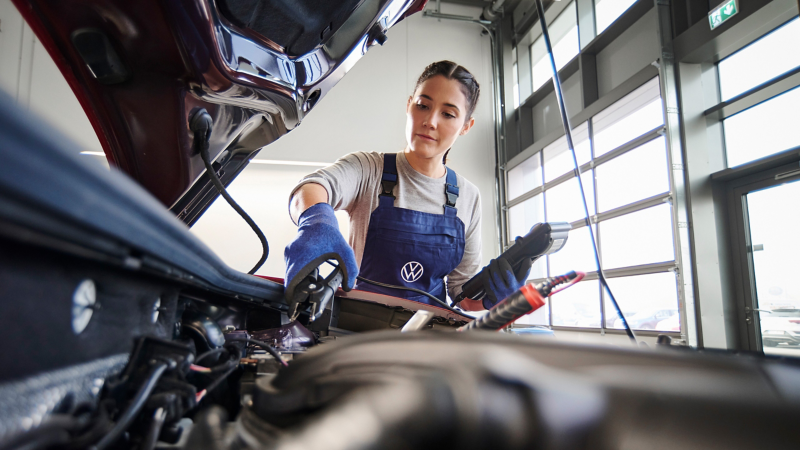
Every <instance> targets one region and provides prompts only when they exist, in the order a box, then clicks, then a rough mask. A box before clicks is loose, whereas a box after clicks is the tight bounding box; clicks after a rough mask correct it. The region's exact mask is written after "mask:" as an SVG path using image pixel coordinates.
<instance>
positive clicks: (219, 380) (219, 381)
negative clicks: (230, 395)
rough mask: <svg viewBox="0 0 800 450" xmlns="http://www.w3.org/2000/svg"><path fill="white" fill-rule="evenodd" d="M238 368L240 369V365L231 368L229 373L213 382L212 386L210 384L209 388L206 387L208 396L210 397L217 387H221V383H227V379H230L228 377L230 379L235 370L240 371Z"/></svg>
mask: <svg viewBox="0 0 800 450" xmlns="http://www.w3.org/2000/svg"><path fill="white" fill-rule="evenodd" d="M238 368H239V365H238V364H236V365H234V366H233V367H231V368H230V369H229V370H228V371H227V372H225V373H224V374H222V375H221V376H220V377H219V378H217V379H216V380H214V381H212V382H211V384H209V385H208V386H206V387H205V391H206V395H208V394H209V393H210V392H211V391H213V390H214V389H215V388H216V387H217V386H219V384H220V383H222V382H223V381H225V379H226V378H228V377H229V376H230V375H231V374H232V373H233V371H234V370H236V369H238Z"/></svg>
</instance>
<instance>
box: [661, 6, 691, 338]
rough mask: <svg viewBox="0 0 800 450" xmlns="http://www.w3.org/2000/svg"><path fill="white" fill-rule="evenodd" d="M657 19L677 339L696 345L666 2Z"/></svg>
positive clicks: (681, 155) (669, 29) (685, 204)
mask: <svg viewBox="0 0 800 450" xmlns="http://www.w3.org/2000/svg"><path fill="white" fill-rule="evenodd" d="M654 1H655V7H656V14H657V20H658V36H659V40H660V43H661V58H660V60H659V62H658V74H659V81H660V83H661V97H662V99H663V108H664V123H665V125H666V133H665V138H666V140H667V157H668V159H667V161H668V163H669V167H670V177H669V178H670V183H671V191H672V198H671V200H672V222H673V223H672V226H673V230H675V236H674V249H675V262H676V263H677V264H678V268H677V273H676V283H677V287H678V307H679V309H680V312H681V337H682V338H683V339H684V341H685V342H687V343H688V344H689V345H691V346H693V347H695V346H697V319H696V313H695V299H694V286H693V279H692V261H691V251H690V250H691V249H690V242H691V241H690V239H689V238H690V229H689V228H690V223H689V212H688V205H687V202H686V173H685V172H684V165H683V148H682V145H681V135H680V110H679V105H678V84H677V79H676V70H675V60H674V56H673V55H674V53H673V46H672V11H671V8H670V5H669V0H654Z"/></svg>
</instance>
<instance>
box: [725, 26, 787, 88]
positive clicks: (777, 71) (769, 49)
mask: <svg viewBox="0 0 800 450" xmlns="http://www.w3.org/2000/svg"><path fill="white" fill-rule="evenodd" d="M797 42H800V19H794V20H792V21H791V22H789V23H787V24H786V25H784V26H782V27H780V28H778V29H776V30H775V31H773V32H772V33H770V34H768V35H766V36H764V37H763V38H761V39H759V40H757V41H755V42H753V43H752V44H750V45H748V46H747V47H745V48H743V49H742V50H739V51H738V52H736V53H734V54H733V55H731V56H729V57H727V58H725V59H723V60H722V61H720V62H719V90H720V94H722V101H723V102H724V101H727V100H730V99H731V98H733V97H736V96H737V95H739V94H741V93H743V92H745V91H747V90H749V89H752V88H754V87H756V86H758V85H759V84H761V83H764V82H766V81H769V80H771V79H772V78H775V77H777V76H778V75H781V74H783V73H786V72H788V71H790V70H792V69H794V68H795V67H797V66H800V51H792V50H789V49H790V48H792V46H794V45H796V43H797ZM787 46H788V47H787Z"/></svg>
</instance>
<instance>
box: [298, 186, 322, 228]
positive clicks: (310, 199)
mask: <svg viewBox="0 0 800 450" xmlns="http://www.w3.org/2000/svg"><path fill="white" fill-rule="evenodd" d="M317 203H328V191H327V190H325V188H324V187H323V186H322V185H321V184H317V183H308V184H304V185H302V186H300V189H298V190H297V191H295V193H294V196H292V200H291V202H290V203H289V215H290V216H291V217H292V222H294V223H297V220H298V219H299V218H300V215H301V214H303V212H305V210H307V209H308V208H310V207H312V206H314V205H316V204H317Z"/></svg>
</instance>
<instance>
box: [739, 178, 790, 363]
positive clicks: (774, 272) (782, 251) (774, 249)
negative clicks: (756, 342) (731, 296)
mask: <svg viewBox="0 0 800 450" xmlns="http://www.w3.org/2000/svg"><path fill="white" fill-rule="evenodd" d="M798 198H800V181H795V182H792V183H786V184H782V185H778V186H773V187H771V188H769V189H764V190H761V191H757V192H751V193H749V194H747V215H748V222H749V225H750V238H751V242H752V243H753V244H754V248H753V250H754V251H753V252H752V253H751V255H752V263H753V271H754V272H755V285H756V299H757V302H758V303H757V305H758V306H757V307H758V308H759V309H762V310H768V311H772V312H771V313H768V312H764V311H762V312H761V313H760V314H759V315H758V316H757V317H759V319H760V322H761V334H762V337H761V342H762V343H763V345H764V353H773V354H782V355H791V356H796V357H797V356H800V348H798V347H797V346H796V343H797V342H798V336H800V279H798V277H797V259H798V257H797V255H798V254H800V234H798V233H797V224H798V223H800V208H797V207H787V205H786V203H787V199H794V200H795V205H796V204H797V200H796V199H798Z"/></svg>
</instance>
